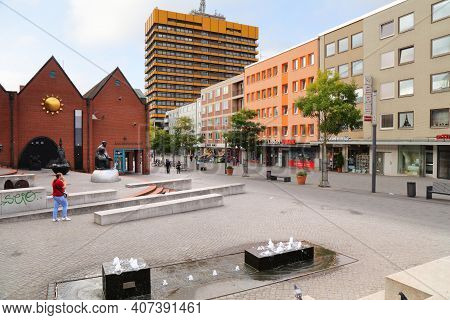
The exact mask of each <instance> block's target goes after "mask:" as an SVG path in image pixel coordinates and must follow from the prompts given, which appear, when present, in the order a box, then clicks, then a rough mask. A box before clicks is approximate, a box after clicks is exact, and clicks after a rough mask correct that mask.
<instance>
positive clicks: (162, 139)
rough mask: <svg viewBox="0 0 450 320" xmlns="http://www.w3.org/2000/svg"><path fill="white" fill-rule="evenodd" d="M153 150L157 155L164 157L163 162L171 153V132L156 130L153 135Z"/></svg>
mask: <svg viewBox="0 0 450 320" xmlns="http://www.w3.org/2000/svg"><path fill="white" fill-rule="evenodd" d="M151 148H152V150H153V152H154V153H155V155H156V154H160V155H162V160H163V161H164V156H165V154H166V153H169V152H170V148H171V137H170V134H169V132H167V131H166V130H164V129H160V128H156V129H155V130H154V131H153V134H152V139H151Z"/></svg>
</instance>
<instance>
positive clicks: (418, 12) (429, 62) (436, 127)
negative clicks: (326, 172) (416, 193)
mask: <svg viewBox="0 0 450 320" xmlns="http://www.w3.org/2000/svg"><path fill="white" fill-rule="evenodd" d="M449 25H450V1H449V0H444V1H440V0H401V1H396V2H394V3H392V4H390V5H388V6H386V7H383V8H380V9H378V10H376V11H374V12H371V13H369V14H367V15H365V16H363V17H360V18H358V19H356V20H354V21H351V22H349V23H347V24H345V25H342V26H339V27H337V28H335V29H333V30H330V31H328V32H325V33H324V34H322V35H320V49H321V53H320V61H321V69H322V70H330V71H333V68H335V69H334V70H335V71H336V72H339V71H343V73H344V75H342V72H339V73H340V74H341V77H342V78H343V79H344V80H345V81H351V80H354V81H355V82H356V84H357V85H358V88H361V89H362V88H363V85H364V78H367V79H370V80H371V81H372V90H373V91H376V92H377V98H376V103H375V104H376V113H375V114H374V117H375V119H376V122H377V145H378V148H377V171H378V172H379V173H380V174H384V175H411V176H431V177H435V178H442V179H450V127H449V110H450V88H449V83H450V76H449V70H450V68H449V66H450V27H449ZM359 32H362V46H361V47H357V48H353V40H352V38H353V37H354V35H355V34H358V33H359ZM346 37H348V40H344V41H341V40H342V39H345V38H346ZM356 40H358V39H356ZM347 42H348V43H347ZM333 43H334V45H333ZM330 44H331V45H330ZM347 47H348V50H345V49H346V48H347ZM333 51H334V52H333ZM341 51H342V52H341ZM355 61H361V63H357V65H356V66H355ZM347 63H348V67H345V66H343V65H345V64H347ZM340 66H343V67H340ZM354 68H357V74H356V75H355V72H354ZM347 70H348V72H347ZM361 70H362V72H361ZM347 75H348V76H347ZM361 89H360V90H359V91H360V92H362V90H361ZM362 102H363V101H362ZM359 107H360V108H361V109H362V110H363V111H364V104H363V103H361V104H359ZM371 139H372V123H371V122H364V123H363V127H362V130H357V131H355V132H346V133H343V134H342V135H341V136H339V137H336V139H335V141H334V142H332V143H331V148H330V149H331V151H330V155H329V156H330V158H333V155H335V154H336V153H339V152H342V153H343V155H344V157H345V159H346V163H345V170H347V171H350V172H357V173H368V172H369V171H370V170H369V167H370V166H369V165H368V164H369V163H370V161H371V159H370V144H371Z"/></svg>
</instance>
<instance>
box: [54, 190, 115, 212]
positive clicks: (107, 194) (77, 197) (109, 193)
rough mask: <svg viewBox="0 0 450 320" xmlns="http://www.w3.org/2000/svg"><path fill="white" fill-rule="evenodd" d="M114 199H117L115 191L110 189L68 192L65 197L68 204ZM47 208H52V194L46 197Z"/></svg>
mask: <svg viewBox="0 0 450 320" xmlns="http://www.w3.org/2000/svg"><path fill="white" fill-rule="evenodd" d="M114 199H117V191H116V190H112V189H108V190H97V191H86V192H77V193H68V197H67V200H68V201H69V206H72V205H80V204H86V203H94V202H105V201H110V200H114ZM47 208H53V197H52V196H48V197H47Z"/></svg>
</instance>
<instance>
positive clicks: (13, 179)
mask: <svg viewBox="0 0 450 320" xmlns="http://www.w3.org/2000/svg"><path fill="white" fill-rule="evenodd" d="M34 177H35V175H34V174H15V175H9V176H0V190H5V184H9V185H12V186H15V185H16V183H17V182H18V181H20V180H24V181H26V182H27V183H28V188H33V187H34ZM8 181H10V182H8Z"/></svg>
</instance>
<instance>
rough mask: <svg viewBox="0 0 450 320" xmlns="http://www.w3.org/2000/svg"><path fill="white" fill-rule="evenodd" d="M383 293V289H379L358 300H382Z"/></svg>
mask: <svg viewBox="0 0 450 320" xmlns="http://www.w3.org/2000/svg"><path fill="white" fill-rule="evenodd" d="M384 295H385V292H384V290H381V291H378V292H376V293H373V294H371V295H368V296H367V297H364V298H361V299H359V300H384Z"/></svg>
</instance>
